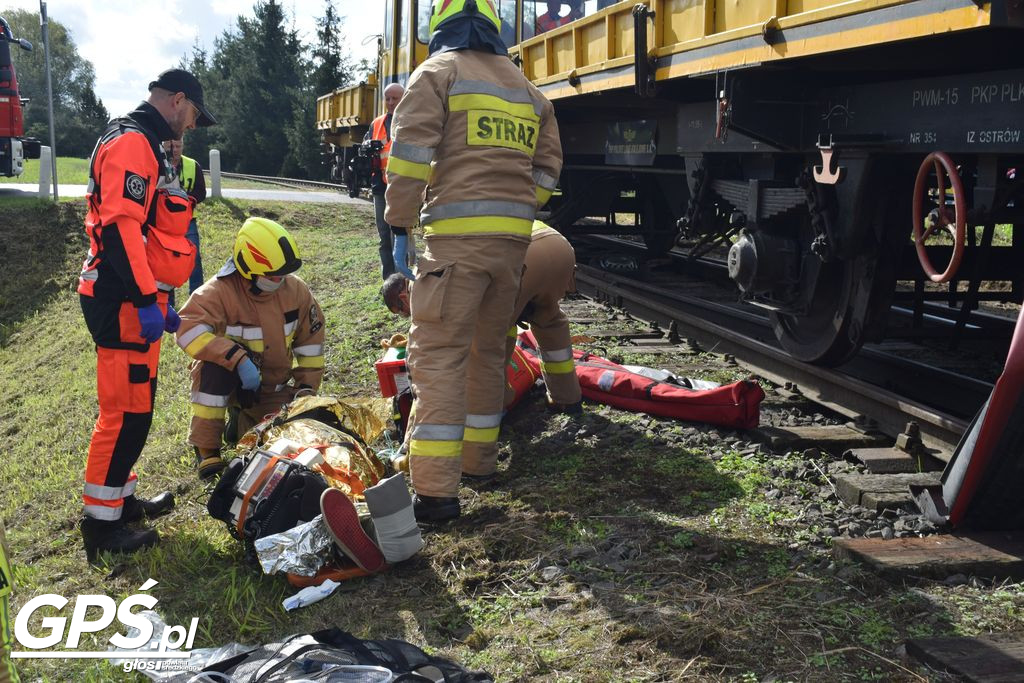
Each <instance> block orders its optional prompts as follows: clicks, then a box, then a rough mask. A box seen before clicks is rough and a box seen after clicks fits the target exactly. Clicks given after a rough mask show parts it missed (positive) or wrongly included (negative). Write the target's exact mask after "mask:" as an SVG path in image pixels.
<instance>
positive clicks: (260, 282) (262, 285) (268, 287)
mask: <svg viewBox="0 0 1024 683" xmlns="http://www.w3.org/2000/svg"><path fill="white" fill-rule="evenodd" d="M283 284H284V278H281V279H280V280H278V281H277V282H274V281H273V280H270V279H268V278H265V277H260V276H258V275H257V276H256V287H257V288H259V290H260V291H261V292H268V293H269V292H276V291H277V289H278V287H280V286H281V285H283Z"/></svg>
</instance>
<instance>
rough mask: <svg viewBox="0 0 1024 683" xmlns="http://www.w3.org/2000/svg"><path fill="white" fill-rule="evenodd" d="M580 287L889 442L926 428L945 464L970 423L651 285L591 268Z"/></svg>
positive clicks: (584, 270)
mask: <svg viewBox="0 0 1024 683" xmlns="http://www.w3.org/2000/svg"><path fill="white" fill-rule="evenodd" d="M576 283H577V287H578V289H579V291H580V293H581V294H583V295H585V296H588V297H590V298H593V299H596V300H600V301H607V302H609V303H611V304H613V305H616V306H621V307H623V308H626V309H627V310H628V311H630V312H631V313H632V314H635V315H637V316H638V317H640V318H643V319H645V320H648V321H652V322H658V323H659V324H660V325H662V326H663V327H665V328H666V329H667V328H668V326H669V325H671V324H672V323H673V322H675V323H676V324H677V325H678V326H679V327H680V328H682V329H683V330H685V334H688V335H689V336H692V337H695V338H696V339H698V340H699V341H701V342H703V344H704V345H705V348H709V349H711V350H713V351H715V352H718V353H729V354H732V355H733V356H735V358H736V360H737V362H738V363H739V364H740V365H741V366H743V367H745V368H747V369H749V370H750V371H751V372H753V373H754V374H757V375H759V376H761V377H763V378H765V379H767V380H769V381H771V382H774V383H776V384H779V385H785V384H787V383H793V384H795V385H796V386H797V387H798V389H799V391H800V392H801V393H802V394H803V395H804V396H805V397H806V398H808V399H809V400H811V401H814V402H815V403H818V404H820V405H823V406H825V407H828V408H829V409H831V410H834V411H835V412H837V413H839V414H841V415H844V416H846V417H849V418H851V419H857V418H864V417H866V418H869V419H870V420H873V421H874V423H875V424H876V425H877V429H878V430H879V431H881V432H882V433H885V434H887V435H889V436H892V437H894V438H895V437H896V436H897V435H899V434H900V433H901V432H903V430H904V428H905V426H906V423H907V422H908V421H910V420H913V421H915V422H917V423H918V425H919V426H920V429H921V436H922V440H923V441H924V443H925V445H926V446H927V447H928V448H930V449H931V450H932V451H933V455H935V457H937V458H939V459H940V460H948V459H949V457H950V455H951V454H952V452H953V450H954V449H955V447H956V444H957V442H958V441H959V440H960V437H961V435H962V434H963V433H964V431H965V430H966V428H967V425H968V423H969V420H967V419H963V418H960V417H956V416H954V415H950V414H948V413H946V412H944V411H941V410H936V409H935V408H932V407H929V406H927V405H925V404H923V403H920V402H918V401H913V400H908V399H907V398H905V397H904V396H901V395H899V394H897V393H894V392H892V391H887V390H885V389H882V388H880V387H878V386H875V385H873V384H871V383H869V382H866V381H864V380H861V379H857V378H855V377H851V376H849V375H847V374H845V373H843V372H840V371H836V370H833V369H830V368H823V367H819V366H816V365H810V364H808V363H803V362H801V361H798V360H795V359H793V358H792V357H790V356H789V355H788V354H786V353H785V352H784V351H782V350H781V349H779V348H777V347H774V346H772V345H770V344H768V343H765V342H763V341H760V340H758V339H754V338H752V337H750V336H747V335H745V334H741V333H739V332H736V331H734V330H732V329H729V328H728V327H725V326H724V325H722V324H719V323H716V322H712V321H711V320H709V319H708V315H707V312H708V311H707V309H706V308H698V310H696V311H693V310H685V309H684V308H683V307H681V306H680V305H675V304H676V302H673V303H669V302H668V301H667V298H666V297H662V296H658V295H657V294H656V292H655V290H656V289H657V288H655V287H652V286H650V285H643V283H640V285H641V286H640V287H637V286H635V285H636V283H634V282H632V281H630V280H629V279H628V278H624V277H621V276H617V275H613V274H610V273H606V272H604V271H600V270H597V269H595V268H591V267H589V266H579V267H578V271H577V275H576ZM666 294H670V293H667V292H666ZM672 298H673V299H674V298H675V297H672ZM682 305H683V306H685V302H684V303H683V304H682ZM719 312H721V311H719ZM748 324H749V321H748Z"/></svg>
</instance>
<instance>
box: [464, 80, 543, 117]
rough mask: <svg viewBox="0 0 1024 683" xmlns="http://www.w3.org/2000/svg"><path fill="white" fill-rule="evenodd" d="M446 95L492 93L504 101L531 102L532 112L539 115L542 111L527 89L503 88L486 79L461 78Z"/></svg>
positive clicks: (539, 104)
mask: <svg viewBox="0 0 1024 683" xmlns="http://www.w3.org/2000/svg"><path fill="white" fill-rule="evenodd" d="M448 95H449V96H451V95H493V96H494V97H497V98H499V99H502V100H505V101H506V102H516V103H518V104H532V105H533V112H534V113H535V114H536V115H537V116H540V113H541V111H542V107H541V103H540V102H538V101H536V100H535V99H533V97H532V96H531V95H530V91H529V90H525V89H522V88H503V87H501V86H500V85H495V84H493V83H489V82H487V81H473V80H468V79H467V80H462V81H457V82H456V83H455V85H453V86H452V89H451V90H449V91H448Z"/></svg>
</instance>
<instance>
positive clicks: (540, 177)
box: [533, 169, 558, 190]
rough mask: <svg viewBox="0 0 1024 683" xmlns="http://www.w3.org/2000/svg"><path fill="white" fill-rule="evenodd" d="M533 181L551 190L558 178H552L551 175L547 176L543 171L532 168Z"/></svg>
mask: <svg viewBox="0 0 1024 683" xmlns="http://www.w3.org/2000/svg"><path fill="white" fill-rule="evenodd" d="M533 182H535V183H537V184H538V185H540V186H541V187H543V188H544V189H545V190H553V189H555V186H556V185H557V184H558V179H557V178H552V177H551V176H549V175H548V174H547V173H545V172H544V171H541V170H540V169H534V171H533Z"/></svg>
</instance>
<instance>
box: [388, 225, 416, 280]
mask: <svg viewBox="0 0 1024 683" xmlns="http://www.w3.org/2000/svg"><path fill="white" fill-rule="evenodd" d="M393 237H394V240H395V245H394V248H393V249H392V250H391V258H393V259H394V260H395V270H397V271H398V272H399V273H401V274H402V275H404V276H405V277H407V278H409V279H410V280H415V279H416V276H415V275H413V274H412V271H411V270H409V264H408V263H407V261H408V254H406V252H407V251H408V250H409V236H408V235H393Z"/></svg>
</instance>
